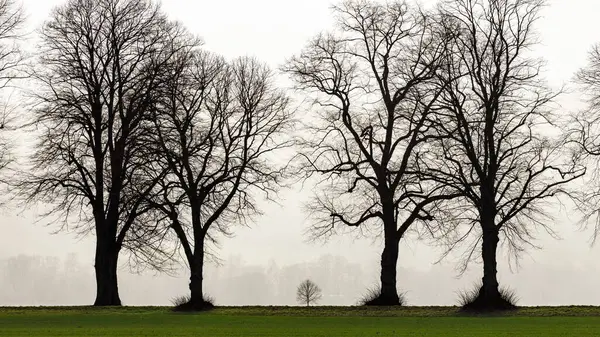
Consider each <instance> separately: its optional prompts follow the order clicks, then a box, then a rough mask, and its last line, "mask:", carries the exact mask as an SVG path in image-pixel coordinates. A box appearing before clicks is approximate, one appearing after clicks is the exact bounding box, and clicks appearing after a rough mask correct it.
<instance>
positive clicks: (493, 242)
mask: <svg viewBox="0 0 600 337" xmlns="http://www.w3.org/2000/svg"><path fill="white" fill-rule="evenodd" d="M481 227H482V230H483V235H482V236H483V237H482V242H481V256H482V259H483V278H482V279H481V281H482V285H481V288H480V289H479V292H478V294H477V297H476V298H474V299H473V301H472V302H471V303H467V304H465V306H464V308H465V309H467V310H475V311H491V310H510V309H513V308H515V306H514V305H513V304H512V303H509V302H508V301H507V300H506V299H504V298H503V297H502V295H501V294H500V289H499V284H498V277H497V274H498V270H497V265H498V263H497V259H496V254H497V250H498V242H499V241H500V238H499V235H498V229H497V228H496V225H495V222H494V216H493V213H491V214H489V213H484V212H482V213H481Z"/></svg>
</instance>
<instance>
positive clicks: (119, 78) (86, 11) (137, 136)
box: [20, 0, 198, 305]
mask: <svg viewBox="0 0 600 337" xmlns="http://www.w3.org/2000/svg"><path fill="white" fill-rule="evenodd" d="M41 38H42V44H41V46H40V54H39V62H38V63H39V65H38V66H37V67H36V68H35V69H34V70H33V71H32V77H33V78H34V80H35V81H36V83H35V84H36V89H35V92H34V93H32V96H33V100H34V102H35V103H34V106H33V112H34V113H33V121H32V125H33V126H34V127H35V128H36V132H38V133H39V135H40V136H39V137H40V138H39V142H38V144H37V147H36V151H35V154H34V155H33V156H32V157H31V162H32V167H31V168H30V172H29V175H27V176H26V178H25V179H24V181H22V182H21V183H20V187H21V191H22V192H23V194H24V195H25V197H26V201H27V202H30V203H31V202H42V203H45V204H48V205H50V209H49V211H48V213H47V214H46V215H47V216H50V215H54V216H56V218H57V219H58V220H60V221H61V222H62V224H63V226H62V227H61V228H60V229H61V230H62V229H64V230H73V231H75V232H77V233H79V234H82V235H85V234H89V233H93V234H95V236H96V256H95V265H94V267H95V271H96V283H97V294H96V300H95V302H94V305H120V304H121V300H120V298H119V293H118V285H117V265H118V264H117V262H118V257H119V253H120V251H121V250H122V249H123V248H125V249H129V250H136V251H137V250H138V249H142V250H143V249H147V248H148V247H149V246H150V242H148V241H143V239H147V238H149V237H153V236H152V235H150V236H149V235H148V234H147V233H146V227H145V226H144V221H140V220H143V218H144V216H146V215H147V214H148V211H149V208H148V207H146V206H145V205H144V203H143V201H144V200H146V197H145V195H146V194H148V193H150V191H152V190H153V187H154V185H155V184H156V183H157V182H158V181H160V180H161V179H163V176H164V174H162V172H160V171H158V172H153V170H150V169H149V167H150V166H149V165H150V164H152V161H151V158H153V157H152V156H151V153H149V152H148V151H149V150H150V148H148V147H147V144H148V141H149V140H148V138H151V135H152V134H151V132H152V131H151V129H150V127H151V126H152V122H151V118H152V117H153V115H152V113H151V109H150V107H151V106H152V102H153V101H154V100H155V99H156V93H157V91H158V87H159V86H160V85H161V83H160V82H159V81H158V80H157V79H159V78H161V77H164V76H163V75H162V73H163V72H164V71H165V70H166V69H168V68H169V67H167V65H168V64H169V62H170V61H171V59H172V56H173V55H175V54H176V53H178V52H179V51H180V50H183V49H188V48H192V47H194V46H196V45H198V40H197V39H195V38H193V37H191V36H190V35H189V34H187V33H186V31H185V30H184V29H183V28H182V27H181V26H180V25H179V24H176V23H174V22H171V21H169V20H168V18H167V17H166V15H165V14H164V13H163V12H162V11H161V9H160V7H159V6H158V5H156V4H154V3H152V2H151V1H146V0H70V1H68V2H67V3H66V4H64V5H62V6H60V7H58V8H56V9H55V10H54V11H53V13H52V16H51V19H50V20H49V21H47V22H46V23H45V24H44V26H43V29H42V30H41ZM150 230H151V231H152V229H150ZM140 240H142V241H143V242H140ZM148 255H152V254H151V253H147V254H142V255H140V256H148Z"/></svg>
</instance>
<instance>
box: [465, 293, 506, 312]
mask: <svg viewBox="0 0 600 337" xmlns="http://www.w3.org/2000/svg"><path fill="white" fill-rule="evenodd" d="M516 309H517V306H516V305H515V304H514V303H512V302H511V301H510V300H508V299H506V298H504V297H503V296H502V294H498V295H497V296H482V294H481V293H480V294H479V295H477V297H476V298H475V299H473V300H472V301H470V302H468V303H464V304H463V306H462V308H461V310H462V311H464V312H472V313H477V312H494V311H511V310H516Z"/></svg>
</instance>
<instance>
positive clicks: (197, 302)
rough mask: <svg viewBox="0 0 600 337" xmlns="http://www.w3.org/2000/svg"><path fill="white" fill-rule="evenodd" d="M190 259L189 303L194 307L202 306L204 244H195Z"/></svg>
mask: <svg viewBox="0 0 600 337" xmlns="http://www.w3.org/2000/svg"><path fill="white" fill-rule="evenodd" d="M194 250H195V251H194V255H193V259H192V261H190V272H191V275H190V304H191V305H192V307H194V308H202V307H204V306H205V304H206V303H204V292H203V290H202V280H203V279H202V278H203V272H204V245H202V244H200V246H199V247H198V246H196V248H195V249H194Z"/></svg>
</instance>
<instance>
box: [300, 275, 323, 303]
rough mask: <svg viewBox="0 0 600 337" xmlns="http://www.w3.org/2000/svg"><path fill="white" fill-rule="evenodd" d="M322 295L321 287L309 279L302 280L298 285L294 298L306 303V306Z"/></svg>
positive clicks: (315, 301) (316, 300)
mask: <svg viewBox="0 0 600 337" xmlns="http://www.w3.org/2000/svg"><path fill="white" fill-rule="evenodd" d="M321 297H323V295H322V293H321V288H319V286H318V285H317V284H316V283H314V282H313V281H311V280H304V281H302V283H300V285H299V286H298V290H297V291H296V300H297V301H298V303H300V304H306V306H307V307H309V306H310V304H311V303H312V304H315V303H317V302H319V300H320V299H321Z"/></svg>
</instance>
